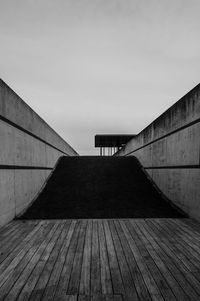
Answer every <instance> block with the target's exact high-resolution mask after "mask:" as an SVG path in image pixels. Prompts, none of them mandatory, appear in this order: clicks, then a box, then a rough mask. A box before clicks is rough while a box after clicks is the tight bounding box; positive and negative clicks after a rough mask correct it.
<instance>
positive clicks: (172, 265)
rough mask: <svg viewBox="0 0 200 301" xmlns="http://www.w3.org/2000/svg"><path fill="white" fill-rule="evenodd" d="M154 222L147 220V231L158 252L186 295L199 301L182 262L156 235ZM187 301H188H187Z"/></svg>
mask: <svg viewBox="0 0 200 301" xmlns="http://www.w3.org/2000/svg"><path fill="white" fill-rule="evenodd" d="M152 221H153V220H148V221H147V220H146V223H147V224H148V228H147V231H148V232H149V233H150V234H151V235H152V237H153V238H154V241H155V243H156V251H157V252H159V253H158V254H159V256H160V257H161V258H163V261H165V262H166V265H167V267H168V269H169V270H170V272H171V273H172V274H173V276H174V277H175V279H176V280H177V282H178V283H179V285H180V286H181V288H182V289H183V290H184V292H185V294H186V295H187V296H188V298H189V299H191V300H194V301H195V300H198V294H197V293H196V292H195V290H194V288H193V287H192V286H191V283H189V282H188V281H187V279H186V277H185V275H186V274H185V273H184V271H185V269H184V270H183V271H182V265H181V264H180V262H179V261H178V262H177V258H176V257H175V256H174V254H171V251H170V249H168V247H167V246H166V245H165V244H164V243H163V242H162V241H161V240H160V239H159V235H157V234H155V233H156V232H157V231H158V229H157V227H155V225H154V224H153V223H152ZM186 300H187V299H186Z"/></svg>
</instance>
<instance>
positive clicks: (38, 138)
mask: <svg viewBox="0 0 200 301" xmlns="http://www.w3.org/2000/svg"><path fill="white" fill-rule="evenodd" d="M0 120H2V121H4V122H6V123H8V124H9V125H11V126H13V127H15V128H17V129H18V130H20V131H22V132H24V133H26V134H28V135H30V136H32V137H34V138H35V139H37V140H40V141H41V142H43V143H45V144H47V145H49V146H50V147H52V148H54V149H56V150H58V151H59V152H61V153H63V154H65V155H67V156H69V155H68V154H67V153H65V152H64V151H62V150H60V149H59V148H57V147H56V146H54V145H52V144H51V143H49V142H47V141H45V140H44V139H42V138H40V137H38V136H37V135H35V134H33V133H32V132H30V131H28V130H26V129H25V128H23V127H21V126H20V125H17V124H16V123H14V122H12V121H10V120H9V119H7V118H5V117H3V116H2V115H0Z"/></svg>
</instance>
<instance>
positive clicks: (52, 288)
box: [42, 221, 76, 301]
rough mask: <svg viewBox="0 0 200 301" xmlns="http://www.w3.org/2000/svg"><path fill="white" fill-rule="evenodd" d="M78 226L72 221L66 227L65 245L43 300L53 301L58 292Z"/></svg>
mask: <svg viewBox="0 0 200 301" xmlns="http://www.w3.org/2000/svg"><path fill="white" fill-rule="evenodd" d="M75 226H76V221H72V223H69V221H67V223H66V227H65V229H64V230H65V238H64V243H63V245H62V247H61V249H60V253H59V255H58V257H57V260H56V263H55V265H54V268H53V271H52V273H51V276H50V278H49V281H48V285H47V287H46V289H45V292H44V294H43V296H42V300H48V301H50V300H53V299H54V295H55V292H56V288H57V285H58V281H59V277H60V274H61V271H62V268H63V264H64V262H65V257H66V254H67V252H68V248H69V245H70V242H71V238H72V235H73V232H74V229H75Z"/></svg>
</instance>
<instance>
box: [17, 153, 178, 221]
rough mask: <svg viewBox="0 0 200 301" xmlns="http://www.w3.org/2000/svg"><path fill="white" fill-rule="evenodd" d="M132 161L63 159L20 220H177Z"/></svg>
mask: <svg viewBox="0 0 200 301" xmlns="http://www.w3.org/2000/svg"><path fill="white" fill-rule="evenodd" d="M181 216H182V214H181V213H180V212H178V210H176V208H174V207H172V206H171V205H170V203H169V202H167V201H166V200H165V199H164V198H163V196H162V195H161V194H160V193H159V192H158V191H157V190H156V188H155V187H154V186H153V185H152V183H151V182H150V180H149V179H148V178H147V176H146V174H145V173H144V172H143V169H142V168H141V165H140V164H139V162H138V160H137V159H136V158H135V157H63V158H62V159H61V160H60V162H59V164H58V165H57V167H56V169H55V171H54V173H53V174H52V176H51V177H50V179H49V181H48V183H47V185H46V186H45V188H44V189H43V191H42V192H41V193H40V195H39V196H38V198H37V200H36V201H35V202H34V204H33V205H32V206H31V207H30V208H29V209H28V210H27V211H26V212H25V213H24V215H23V216H22V218H23V219H71V218H73V219H77V218H81V219H85V218H161V217H173V218H174V217H181Z"/></svg>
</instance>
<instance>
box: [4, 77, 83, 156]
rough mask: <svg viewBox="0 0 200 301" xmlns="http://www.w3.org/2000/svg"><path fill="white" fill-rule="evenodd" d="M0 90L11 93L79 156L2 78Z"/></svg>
mask: <svg viewBox="0 0 200 301" xmlns="http://www.w3.org/2000/svg"><path fill="white" fill-rule="evenodd" d="M0 88H3V89H6V90H7V91H9V92H11V93H12V94H13V95H14V96H15V97H16V98H17V100H18V101H19V102H20V103H22V104H23V106H24V107H26V108H27V109H28V110H29V111H31V112H32V113H33V114H34V115H35V116H36V117H37V118H38V120H39V121H40V122H41V124H43V125H44V126H45V127H46V128H48V129H49V130H50V131H51V132H52V133H53V134H54V135H55V136H57V137H58V138H59V140H60V141H62V142H63V143H64V144H66V145H67V146H68V147H69V149H70V150H71V151H72V152H73V153H74V154H75V155H79V154H78V153H77V152H76V151H75V150H74V149H73V147H71V145H69V144H68V143H67V142H66V141H65V140H64V139H63V138H62V137H61V136H60V135H59V134H58V133H57V132H56V131H55V130H54V129H53V128H52V127H51V126H50V125H49V124H48V123H47V122H46V121H45V120H44V119H43V118H42V117H40V116H39V115H38V114H37V113H36V112H35V111H34V110H33V109H32V108H31V107H30V106H29V105H28V104H27V103H26V102H25V101H24V100H23V99H22V98H21V97H20V96H19V95H18V94H17V93H16V92H15V91H14V90H13V89H12V88H11V87H10V86H9V85H8V84H7V83H6V82H5V81H4V80H3V79H2V78H0ZM0 96H1V95H0ZM3 117H5V116H3ZM10 120H11V121H13V122H14V123H15V121H14V120H12V119H10ZM22 127H23V126H22ZM24 129H25V130H26V128H25V127H24ZM33 134H35V133H34V132H33ZM47 142H49V141H47Z"/></svg>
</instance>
